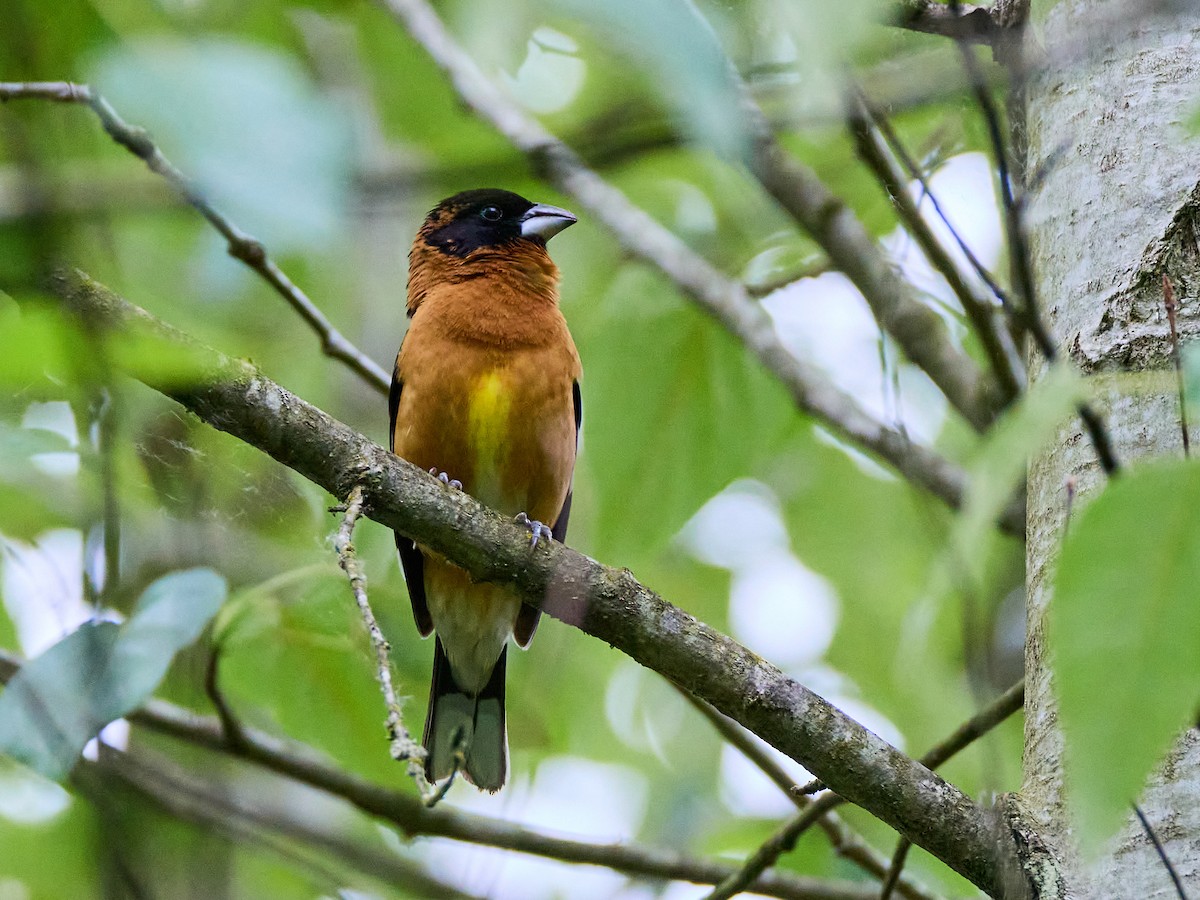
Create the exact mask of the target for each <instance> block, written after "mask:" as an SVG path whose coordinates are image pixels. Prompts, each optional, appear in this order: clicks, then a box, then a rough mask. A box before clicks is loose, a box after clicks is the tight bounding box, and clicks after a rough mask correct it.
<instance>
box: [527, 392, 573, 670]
mask: <svg viewBox="0 0 1200 900" xmlns="http://www.w3.org/2000/svg"><path fill="white" fill-rule="evenodd" d="M571 400H572V402H573V403H574V405H575V450H576V452H578V450H579V428H580V426H581V425H582V424H583V397H582V396H581V395H580V393H579V382H578V381H576V382H575V383H574V384H572V385H571ZM572 493H573V492H572V491H571V490H568V491H567V498H566V499H565V500H564V501H563V505H562V509H561V510H559V513H558V519H556V520H555V522H554V525H553V527H551V529H550V533H551V534H553V535H554V539H555V540H556V541H558V542H559V543H560V544H565V543H566V541H567V522H568V521H569V520H570V518H571V495H572ZM541 617H542V611H541V610H540V609H538V608H537V607H536V606H530V605H529V604H528V603H522V604H521V610H520V612H518V613H517V624H516V625H515V626H514V627H513V637H514V638H515V639H516V641H517V644H519V645H520V646H522V647H528V646H529V642H530V641H532V640H533V633H534V632H535V631H537V627H538V620H539V619H540V618H541Z"/></svg>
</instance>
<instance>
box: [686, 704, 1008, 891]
mask: <svg viewBox="0 0 1200 900" xmlns="http://www.w3.org/2000/svg"><path fill="white" fill-rule="evenodd" d="M1024 703H1025V682H1024V681H1019V682H1017V683H1016V684H1015V685H1013V686H1012V687H1011V688H1009V689H1008V690H1007V691H1005V692H1004V693H1003V694H1001V695H1000V696H999V697H997V698H996V699H995V700H994V701H993V702H992V703H991V704H990V705H989V706H988V707H987V708H986V709H983V710H980V711H979V712H978V713H976V714H975V715H974V716H972V717H971V718H970V719H968V720H967V721H966V722H964V723H963V724H962V725H961V726H959V727H958V728H957V729H956V730H955V731H954V733H953V734H951V735H950V736H949V737H947V738H946V739H945V740H944V741H941V742H939V743H938V744H935V745H934V746H933V747H931V748H930V750H929V752H928V753H926V754H925V755H924V756H922V757H921V763H922V765H926V766H928V767H929V768H930V769H935V768H937V767H938V766H940V765H941V764H942V763H944V762H946V761H947V760H948V759H950V758H951V757H953V756H954V755H955V754H956V753H958V752H959V751H960V750H963V749H964V748H966V747H968V746H970V745H971V744H972V743H973V742H974V741H976V740H977V739H978V738H980V737H982V736H983V735H985V734H987V733H988V732H989V731H991V730H992V729H993V728H995V727H996V726H997V725H999V724H1000V723H1001V722H1003V721H1004V720H1005V719H1007V718H1008V717H1009V716H1011V715H1013V714H1014V713H1015V712H1016V711H1017V710H1019V709H1021V707H1022V706H1023V705H1024ZM845 802H846V798H844V797H839V796H838V794H837V793H836V792H835V793H829V794H825V795H824V796H822V797H819V798H818V799H817V800H816V801H815V802H814V803H813V804H812V805H811V806H809V807H808V808H807V809H804V810H802V811H801V812H800V814H799V815H797V816H795V817H794V818H793V819H792V820H791V821H789V822H786V823H784V825H783V827H782V828H780V829H779V830H778V831H776V832H775V834H773V835H772V836H771V837H770V839H769V840H767V841H766V842H765V843H764V844H763V845H762V846H761V847H759V848H758V850H757V851H756V852H755V853H754V854H753V855H752V856H751V857H750V858H749V859H747V860H746V862H745V864H744V865H743V867H742V869H741V871H739V872H738V873H737V875H735V876H734V877H732V878H730V879H728V880H727V881H723V882H721V884H719V885H717V887H716V888H715V889H713V891H712V893H710V894H709V895H708V897H706V898H705V900H729V898H730V897H733V896H734V895H735V894H738V893H740V892H742V891H744V890H746V888H747V885H749V884H751V883H752V882H753V881H754V879H756V878H759V877H761V876H762V874H763V873H764V872H765V871H767V870H768V869H769V868H770V867H771V866H773V865H775V862H776V861H777V860H778V859H779V857H780V856H782V855H783V854H784V853H787V852H789V851H791V849H792V848H793V847H795V846H796V841H798V840H799V839H800V835H802V834H804V832H806V831H807V830H808V829H809V828H811V827H812V826H813V825H815V824H817V823H819V822H820V821H821V819H822V817H823V816H825V815H828V813H829V812H830V811H831V810H833V809H835V808H836V807H838V806H841V805H842V804H843V803H845ZM997 826H998V828H999V823H997ZM901 837H903V838H905V839H908V840H911V836H910V835H908V834H905V833H904V832H901ZM996 839H997V841H1000V840H1003V838H1001V837H1000V835H999V833H997V835H996ZM914 843H915V842H914ZM905 854H906V855H907V851H905ZM997 880H999V879H997ZM980 886H981V887H982V885H980ZM984 890H986V891H987V893H988V894H990V895H991V896H993V897H996V896H1002V894H998V893H996V891H994V890H989V889H987V888H984Z"/></svg>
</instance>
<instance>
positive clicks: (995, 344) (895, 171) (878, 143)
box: [848, 92, 1023, 401]
mask: <svg viewBox="0 0 1200 900" xmlns="http://www.w3.org/2000/svg"><path fill="white" fill-rule="evenodd" d="M857 93H858V92H855V94H857ZM848 105H849V109H848V120H849V125H850V134H851V136H852V137H853V138H854V143H855V147H856V148H857V150H858V155H859V157H860V158H861V159H862V160H863V161H864V162H865V163H866V164H867V165H868V166H869V167H870V168H871V171H872V172H874V173H875V177H876V178H877V179H878V180H879V182H880V183H881V184H882V185H883V187H884V189H885V190H886V191H887V193H888V196H889V197H890V198H891V200H892V205H893V206H894V207H895V209H896V213H897V215H898V216H899V217H900V220H901V222H902V223H903V224H904V227H905V229H907V231H908V232H909V234H911V235H912V236H913V238H914V239H915V240H916V242H917V245H918V246H919V247H920V248H921V251H922V252H923V253H924V254H925V257H926V258H927V259H928V260H929V262H930V264H931V265H932V266H933V267H934V269H936V270H937V271H938V272H939V273H940V274H941V276H942V277H943V278H945V279H946V283H947V284H948V285H949V286H950V289H951V290H952V291H953V292H954V295H955V296H956V297H957V298H958V301H959V303H960V304H961V305H962V308H963V312H964V313H966V315H967V318H969V319H970V320H971V324H972V325H973V326H974V329H975V335H976V337H977V338H978V339H979V343H980V345H981V346H982V347H983V350H984V353H985V354H987V358H988V361H989V362H990V363H991V365H992V369H993V371H994V372H995V373H996V376H997V378H998V379H999V381H1000V385H1001V388H1002V389H1003V391H1004V397H1005V400H1006V401H1011V400H1012V399H1013V398H1014V397H1016V396H1017V394H1019V393H1020V391H1021V389H1022V387H1023V384H1022V382H1023V376H1022V375H1018V371H1019V370H1018V368H1017V365H1018V363H1017V353H1016V348H1015V347H1013V346H1012V338H1011V337H1010V336H1009V334H1008V332H1007V330H1006V329H1005V328H1004V327H1003V325H1001V324H1000V323H998V322H997V316H996V312H997V310H996V307H995V306H994V305H993V304H992V303H991V302H989V301H988V300H987V299H985V298H981V297H979V296H977V294H976V293H975V291H974V290H973V289H972V288H971V286H970V285H969V284H968V282H967V278H966V276H965V273H963V272H961V271H959V268H958V264H957V263H956V262H955V261H954V260H953V258H951V256H950V254H949V253H948V252H947V250H946V248H945V247H944V246H942V242H941V241H939V240H938V239H937V237H936V236H935V235H934V233H933V230H932V229H931V228H930V227H929V223H928V222H926V221H925V217H924V216H922V215H921V211H920V209H919V208H918V207H917V204H916V203H915V202H913V199H912V197H911V196H910V195H909V192H908V185H907V184H906V183H905V178H904V175H903V173H902V172H901V171H900V170H899V168H898V167H897V166H896V164H895V161H894V160H893V158H892V156H891V154H890V153H889V152H888V150H887V147H886V146H885V145H884V142H883V140H882V139H881V137H880V133H879V131H878V130H877V129H876V128H875V127H873V125H872V123H871V120H870V118H869V113H868V111H867V108H866V106H865V104H864V103H863V102H862V99H861V96H855V95H854V94H852V95H851V96H850V97H849V98H848ZM950 230H951V232H953V233H954V235H955V237H956V238H958V234H957V232H956V230H955V229H954V228H953V227H950ZM959 243H960V245H961V244H962V243H964V242H963V241H962V240H961V238H959ZM1005 341H1007V344H1005V343H1004V342H1005Z"/></svg>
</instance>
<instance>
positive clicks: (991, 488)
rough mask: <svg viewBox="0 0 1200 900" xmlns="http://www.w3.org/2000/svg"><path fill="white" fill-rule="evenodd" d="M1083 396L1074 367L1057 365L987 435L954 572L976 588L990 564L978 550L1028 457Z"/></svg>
mask: <svg viewBox="0 0 1200 900" xmlns="http://www.w3.org/2000/svg"><path fill="white" fill-rule="evenodd" d="M1084 396H1085V392H1084V386H1083V381H1082V380H1081V379H1080V378H1079V376H1078V375H1077V374H1076V373H1075V370H1074V368H1073V367H1071V366H1069V365H1059V366H1053V367H1051V368H1050V369H1049V371H1047V372H1046V374H1045V375H1044V376H1043V377H1042V378H1041V379H1040V380H1039V381H1038V382H1037V383H1036V384H1034V385H1033V387H1031V388H1030V389H1029V391H1028V392H1027V393H1026V394H1025V395H1023V396H1022V397H1021V399H1020V400H1019V401H1018V402H1017V403H1016V404H1014V405H1013V406H1012V408H1011V409H1009V410H1007V411H1006V412H1005V413H1004V415H1003V416H1001V417H1000V419H999V420H998V421H997V422H996V425H995V426H994V427H993V428H992V429H991V430H990V431H989V432H988V435H987V438H986V439H985V440H984V442H983V446H982V447H981V449H980V451H979V453H978V455H977V456H976V458H975V460H974V461H973V462H972V464H971V468H970V471H969V473H968V474H969V476H970V481H969V483H968V485H967V491H966V495H965V497H964V498H963V507H962V512H961V513H960V514H959V516H958V521H957V525H956V527H955V529H954V544H953V546H954V552H955V554H956V565H955V567H954V568H955V571H956V572H959V571H961V570H962V569H963V568H966V569H967V570H968V573H969V574H970V575H971V577H972V578H973V579H974V580H975V582H976V585H975V586H976V589H979V588H980V587H981V584H980V583H979V582H980V580H981V579H982V577H983V572H984V568H985V562H986V559H985V558H984V557H985V554H982V553H979V552H978V549H979V548H980V547H982V546H984V545H985V541H986V537H987V535H988V534H989V533H990V532H991V530H992V528H993V526H994V523H995V521H996V519H997V517H999V515H1000V513H1001V512H1002V511H1003V510H1004V508H1005V507H1006V506H1007V505H1008V504H1009V503H1010V502H1011V500H1012V498H1013V496H1014V492H1015V491H1016V488H1017V485H1018V484H1020V483H1022V482H1023V481H1024V479H1025V466H1026V463H1027V461H1028V459H1029V454H1030V453H1032V452H1034V451H1035V450H1037V449H1038V448H1039V447H1041V446H1042V445H1043V444H1044V443H1045V442H1046V441H1048V440H1049V439H1050V438H1051V437H1052V436H1053V435H1054V432H1055V431H1056V430H1057V428H1058V427H1059V425H1061V424H1062V422H1063V420H1064V419H1065V418H1067V417H1068V416H1069V415H1072V414H1073V412H1074V410H1075V408H1076V407H1077V406H1078V404H1079V402H1080V400H1082V399H1083V398H1084Z"/></svg>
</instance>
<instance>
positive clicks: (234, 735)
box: [204, 645, 246, 748]
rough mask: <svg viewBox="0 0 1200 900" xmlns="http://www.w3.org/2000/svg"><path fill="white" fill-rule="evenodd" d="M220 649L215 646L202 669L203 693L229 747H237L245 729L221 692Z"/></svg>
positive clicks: (243, 740)
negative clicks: (210, 704)
mask: <svg viewBox="0 0 1200 900" xmlns="http://www.w3.org/2000/svg"><path fill="white" fill-rule="evenodd" d="M221 652H222V651H221V647H220V646H219V645H218V646H215V647H213V648H212V650H211V651H210V653H209V655H208V664H207V665H206V666H205V667H204V693H205V694H206V695H207V696H208V699H209V702H210V703H212V705H213V709H214V710H216V712H217V720H218V721H219V722H220V723H221V731H222V732H223V733H224V735H225V740H226V741H228V743H229V745H230V746H231V747H235V748H236V747H238V746H240V745H242V744H245V742H246V736H245V734H246V733H245V729H243V728H242V724H241V722H239V721H238V718H237V716H236V715H234V712H233V710H232V709H231V708H230V706H229V703H228V702H227V701H226V700H225V695H224V694H223V693H222V692H221V682H220V665H221Z"/></svg>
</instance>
